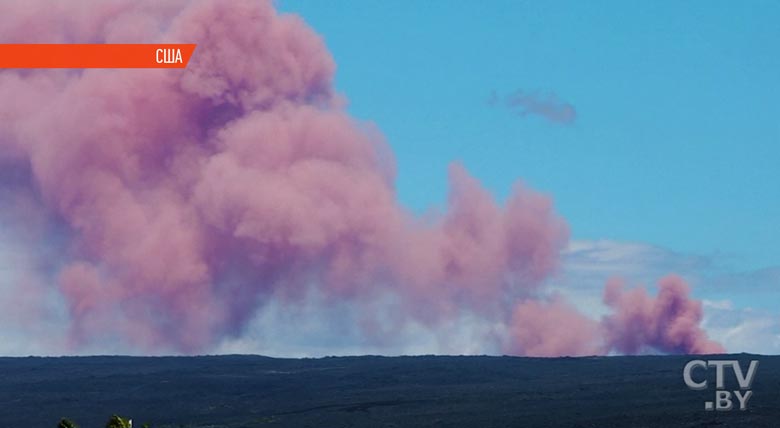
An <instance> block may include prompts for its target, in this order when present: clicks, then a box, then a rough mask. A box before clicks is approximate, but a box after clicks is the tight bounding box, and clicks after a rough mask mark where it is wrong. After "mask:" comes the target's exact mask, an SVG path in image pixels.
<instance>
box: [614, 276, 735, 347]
mask: <svg viewBox="0 0 780 428" xmlns="http://www.w3.org/2000/svg"><path fill="white" fill-rule="evenodd" d="M623 287H624V286H623V283H622V282H621V281H620V280H616V279H613V280H611V281H609V282H608V283H607V287H606V289H605V290H604V303H606V304H607V305H608V306H609V307H610V308H612V309H613V310H614V314H612V315H610V316H608V317H607V318H605V319H604V322H603V323H604V327H605V330H606V339H607V341H608V344H609V346H610V347H611V348H613V349H615V350H617V351H619V352H622V353H627V354H635V353H637V352H640V351H643V350H644V349H645V348H651V349H653V350H657V351H662V352H671V353H694V354H717V353H724V352H725V351H726V350H725V349H724V348H723V346H722V345H720V344H719V343H717V342H714V341H712V340H710V339H709V338H708V337H707V333H706V332H705V331H704V330H703V329H702V328H701V327H700V324H701V320H702V309H701V303H700V302H699V301H696V300H692V299H691V298H690V296H689V290H688V285H687V284H686V283H685V281H683V280H682V278H680V277H678V276H676V275H669V276H666V277H664V278H662V279H661V280H660V281H659V282H658V295H657V296H656V297H655V298H653V297H650V296H648V295H647V292H646V291H645V290H644V289H643V288H635V289H632V290H628V291H625V290H624V289H623Z"/></svg>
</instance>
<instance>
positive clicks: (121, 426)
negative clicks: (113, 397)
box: [106, 415, 133, 428]
mask: <svg viewBox="0 0 780 428" xmlns="http://www.w3.org/2000/svg"><path fill="white" fill-rule="evenodd" d="M132 426H133V425H132V422H131V421H130V419H125V418H123V417H121V416H117V415H113V416H111V419H109V420H108V422H106V428H132Z"/></svg>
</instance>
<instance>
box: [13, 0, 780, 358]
mask: <svg viewBox="0 0 780 428" xmlns="http://www.w3.org/2000/svg"><path fill="white" fill-rule="evenodd" d="M485 3H486V4H478V3H476V2H467V1H428V2H380V1H366V2H351V1H343V0H336V1H329V2H321V1H314V0H306V1H304V0H277V1H276V2H274V3H270V2H265V1H262V0H241V1H237V2H231V3H227V2H217V1H189V0H170V1H166V2H154V1H130V0H116V1H113V2H107V3H106V2H99V1H92V0H89V1H86V2H84V3H79V6H73V5H70V6H65V4H64V3H63V4H60V5H58V6H57V7H54V8H52V7H51V6H50V5H49V4H48V3H47V2H45V1H43V0H35V1H32V2H24V1H18V2H10V3H7V4H6V5H5V6H6V7H8V9H7V10H5V13H3V14H0V40H6V41H8V42H17V43H22V42H24V43H28V42H49V43H52V42H58V43H87V42H89V43H104V42H112V43H117V42H118V43H138V42H153V41H160V42H165V43H171V42H182V43H198V48H197V49H196V51H195V54H194V55H193V58H192V59H191V63H190V65H189V66H188V69H187V70H184V71H181V72H179V71H166V72H161V73H154V72H146V71H138V70H88V71H83V72H58V71H33V72H18V71H15V70H6V71H0V98H6V99H16V100H20V101H19V102H18V103H14V104H6V105H4V106H0V117H4V118H6V119H7V120H4V121H3V123H0V206H2V207H4V209H3V210H2V211H0V354H9V355H26V354H54V355H61V354H71V353H76V354H90V353H130V354H168V353H183V354H192V353H260V354H266V355H276V356H321V355H332V354H365V353H371V354H393V355H395V354H419V353H448V354H459V353H469V354H474V353H476V354H482V353H489V354H500V353H510V354H515V355H533V356H559V355H589V354H615V353H629V354H635V353H648V352H650V353H657V352H661V353H667V352H672V353H698V352H705V353H709V352H718V351H720V350H723V349H725V350H728V351H730V352H759V353H767V354H780V308H778V307H777V305H776V302H777V301H778V293H780V256H779V255H778V252H777V251H776V248H777V245H776V243H777V242H778V241H779V240H780V228H778V227H777V226H776V224H777V219H778V218H780V192H778V188H780V170H778V168H777V167H776V163H777V159H780V122H779V121H778V120H777V119H776V118H777V117H778V116H779V114H780V107H778V104H777V102H776V100H777V99H778V98H780V83H779V82H778V79H777V76H780V58H778V56H777V55H776V54H775V51H776V49H775V45H776V43H775V41H776V40H779V39H780V24H778V22H780V4H777V3H774V2H761V1H755V2H751V3H750V5H749V7H748V6H740V5H736V4H734V3H733V2H725V1H724V2H703V1H702V2H684V3H679V2H671V1H669V2H646V3H639V2H637V3H634V4H629V3H626V2H617V1H615V2H607V1H604V2H595V3H594V2H591V3H588V4H585V3H583V2H574V1H571V2H529V1H490V2H485ZM274 8H275V9H276V10H275V9H274ZM52 22H56V23H57V25H51V23H52ZM177 73H178V74H177ZM637 326H638V327H637ZM659 326H660V327H659ZM637 328H638V330H637Z"/></svg>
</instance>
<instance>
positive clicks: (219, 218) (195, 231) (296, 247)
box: [0, 0, 700, 356]
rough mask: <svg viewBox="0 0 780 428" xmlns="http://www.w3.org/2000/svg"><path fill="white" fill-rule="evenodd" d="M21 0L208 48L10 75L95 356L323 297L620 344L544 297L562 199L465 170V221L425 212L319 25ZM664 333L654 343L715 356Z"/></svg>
mask: <svg viewBox="0 0 780 428" xmlns="http://www.w3.org/2000/svg"><path fill="white" fill-rule="evenodd" d="M2 7H3V11H2V12H3V13H0V39H1V40H4V41H5V42H49V43H51V42H62V43H101V42H111V43H131V42H132V43H137V42H165V43H197V44H198V47H197V49H196V51H195V54H194V56H193V58H192V59H191V61H190V64H189V66H188V68H187V69H186V70H83V71H72V70H69V71H62V70H45V71H30V70H28V71H13V70H7V71H3V72H0V97H2V99H4V100H14V102H9V103H3V104H2V105H0V117H1V118H3V120H2V121H0V168H2V169H4V170H8V171H11V170H13V171H16V173H14V174H9V175H5V174H0V188H2V189H3V190H4V191H7V192H10V193H12V194H16V193H18V194H32V195H35V201H34V203H29V204H24V205H19V207H18V208H17V211H19V212H18V213H17V214H18V215H14V216H13V217H12V218H13V219H15V220H14V224H13V225H14V226H15V227H18V228H25V227H27V226H29V225H27V224H26V223H27V222H28V221H29V220H28V219H39V218H40V217H41V216H43V217H44V218H45V219H46V220H45V221H46V222H48V226H47V228H45V229H46V230H48V232H47V233H48V234H49V235H48V236H47V239H46V241H47V243H46V244H45V245H53V244H52V243H53V242H57V243H58V244H57V246H56V248H57V249H59V252H58V256H57V261H56V262H52V263H50V266H48V271H50V272H53V273H52V274H51V275H50V276H51V278H52V282H53V284H55V285H56V288H57V290H58V292H59V293H60V294H61V295H62V296H63V297H64V301H65V302H66V304H67V307H68V313H69V323H70V336H69V341H70V344H71V346H73V347H74V349H78V348H79V347H81V346H84V345H86V344H89V343H94V342H99V341H101V340H104V339H109V340H117V338H119V340H120V341H122V342H125V343H127V344H128V346H130V347H133V348H139V349H147V350H175V351H179V352H185V353H187V352H197V351H203V350H208V349H212V348H211V347H212V346H214V345H215V344H217V343H218V342H219V341H220V340H221V339H223V338H225V337H231V336H239V335H241V334H242V332H243V329H244V328H245V327H246V325H247V323H248V321H249V320H250V319H251V318H252V316H253V315H254V314H255V313H256V312H257V311H258V309H259V308H262V307H263V306H264V305H265V304H267V303H268V302H269V301H272V300H274V299H276V300H278V301H281V302H285V303H286V304H290V305H294V304H296V302H298V301H300V299H301V298H302V296H304V295H305V294H306V293H307V292H308V291H309V290H310V289H311V287H315V288H316V289H317V290H318V291H319V292H321V293H323V294H324V295H325V296H326V297H327V298H328V299H339V300H340V301H349V302H353V303H354V305H355V306H357V307H360V306H361V305H362V304H364V303H366V302H376V301H377V299H380V300H381V298H382V297H383V296H385V295H386V294H388V293H390V294H392V295H394V296H396V297H397V298H398V299H399V300H400V302H401V307H402V308H403V313H402V314H400V315H399V316H400V317H402V318H404V319H408V320H413V321H416V322H419V323H421V324H424V325H427V326H431V327H434V328H435V327H436V326H439V325H442V324H445V323H447V322H448V321H449V320H452V319H454V318H455V317H457V316H459V315H461V314H463V313H469V314H473V315H476V316H479V317H481V318H484V319H488V320H493V321H496V322H498V323H504V324H507V325H509V326H510V327H509V331H510V332H511V335H510V336H511V339H510V343H511V340H516V343H511V344H510V345H509V346H508V348H509V349H510V350H511V352H514V353H518V354H527V355H545V356H549V355H582V354H587V353H600V352H606V351H605V349H604V348H603V347H602V345H601V344H600V339H599V338H598V336H599V334H600V331H601V329H600V327H598V326H597V325H596V324H597V323H595V322H593V321H589V320H587V319H586V318H584V317H583V316H582V315H579V314H577V312H576V310H574V309H573V308H572V307H570V306H568V305H567V304H565V303H564V302H562V301H557V300H554V301H552V302H551V303H540V302H539V301H536V300H535V299H536V297H535V296H539V295H542V294H543V289H542V288H543V284H544V283H545V281H546V280H548V279H549V278H550V277H551V275H553V274H554V272H555V271H556V268H557V265H558V263H559V253H560V251H561V250H562V248H563V247H564V246H565V245H566V243H567V240H568V235H569V232H568V227H567V226H566V224H565V222H564V221H563V220H562V219H561V218H560V217H559V216H557V215H556V214H555V212H554V210H553V207H552V203H551V201H550V199H549V198H547V197H546V196H544V195H540V194H538V193H536V192H534V191H532V190H530V189H528V188H526V187H524V186H523V185H521V184H518V185H517V186H516V187H515V189H514V192H513V193H512V195H511V196H510V197H509V198H508V200H507V201H506V203H505V204H498V203H496V202H495V200H494V199H493V198H492V196H491V195H490V194H489V193H488V192H487V191H486V190H485V189H484V188H482V187H481V185H480V184H479V183H478V182H477V181H476V180H475V179H474V178H473V177H471V176H470V175H469V174H468V172H467V171H466V170H465V169H464V167H462V166H460V165H459V164H453V165H452V166H451V168H450V171H449V174H450V187H451V189H450V196H449V204H448V209H447V211H446V212H444V213H443V214H441V215H439V216H431V217H426V218H418V217H415V216H413V215H411V214H410V213H408V212H407V211H406V210H404V209H403V207H401V206H400V205H399V203H398V202H397V198H396V195H395V190H394V188H393V182H394V174H395V172H394V161H393V159H392V157H391V155H390V151H389V149H388V147H387V146H386V145H385V143H384V141H383V140H382V138H381V137H380V135H379V133H378V132H377V131H376V130H375V129H374V128H373V127H372V126H371V125H369V124H365V123H360V122H357V121H355V120H354V119H352V118H351V117H349V115H348V114H347V113H346V111H345V110H344V108H343V101H342V99H341V97H340V96H338V95H336V94H335V93H334V91H333V85H332V81H333V74H334V69H335V65H334V62H333V60H332V58H331V56H330V55H329V53H328V51H327V50H326V48H325V46H324V44H323V43H322V40H321V39H320V38H319V37H318V36H317V35H316V34H315V33H314V32H313V31H312V30H311V29H309V28H308V27H307V26H306V25H305V24H304V23H303V22H302V21H301V20H300V19H299V18H297V17H295V16H292V15H279V14H277V13H276V11H275V10H274V9H273V6H272V4H271V3H270V2H268V1H249V0H247V1H238V2H229V4H228V2H216V1H185V0H176V1H165V2H155V1H138V0H115V1H111V2H103V1H94V2H80V3H79V5H78V6H71V5H68V6H67V7H68V10H67V11H64V10H60V9H61V8H63V7H66V6H65V5H64V4H60V3H56V4H54V5H52V4H50V2H47V1H42V0H37V1H26V2H16V3H13V4H10V5H9V4H4V5H3V6H2ZM54 23H56V25H54ZM36 221H38V220H36ZM613 294H614V293H613ZM631 295H632V296H633V294H631ZM517 300H520V301H521V302H522V303H520V304H519V305H516V307H515V308H514V309H513V308H512V306H513V302H515V301H517ZM613 300H614V299H611V300H610V302H612V301H613ZM621 302H622V300H621ZM617 306H619V307H622V304H620V303H618V304H617ZM366 312H370V309H366ZM667 312H669V314H671V315H675V314H676V312H674V311H673V309H668V311H667ZM624 314H625V315H624ZM642 314H644V312H641V313H640V315H634V312H631V311H628V310H622V309H620V310H618V314H617V315H616V318H615V321H613V322H610V323H609V326H610V327H609V328H608V331H609V334H610V338H612V337H613V336H615V335H621V334H622V333H623V331H624V329H621V327H619V326H614V327H613V326H611V325H612V324H613V323H617V322H622V321H624V320H625V322H629V323H634V324H637V325H639V324H642V323H644V322H646V321H647V322H649V323H650V324H647V327H648V328H651V329H656V330H659V329H661V327H659V326H658V325H657V323H658V322H663V321H664V319H662V318H658V317H656V318H652V319H648V318H647V317H645V316H644V315H642ZM653 314H654V313H653ZM664 314H666V312H664ZM662 315H663V314H662ZM690 315H695V314H688V315H686V316H685V320H687V322H696V323H698V319H697V318H696V317H695V316H690ZM367 316H370V313H369V314H367ZM672 319H673V320H674V321H675V322H677V323H678V324H681V325H682V324H684V321H679V320H678V318H674V317H672ZM651 321H652V322H655V323H656V324H653V323H652V322H651ZM634 324H631V325H632V326H633V325H634ZM566 326H569V327H570V328H568V329H564V328H565V327H566ZM685 326H688V324H685ZM693 327H695V326H693ZM637 328H639V329H641V326H640V327H637ZM682 328H683V327H675V329H676V330H680V329H682ZM676 330H675V331H676ZM654 331H655V330H654ZM659 334H660V333H652V334H651V335H649V336H642V337H643V338H646V340H647V341H648V344H649V345H651V346H656V345H657V346H658V347H659V348H660V349H661V350H671V351H681V352H687V351H690V350H699V349H700V348H699V346H700V344H698V342H696V343H694V342H684V343H680V344H679V346H677V347H669V346H666V344H667V341H669V342H668V343H672V342H671V340H672V338H671V337H667V336H666V335H660V336H659ZM680 334H682V333H674V335H673V336H674V337H677V336H678V335H680ZM610 340H611V342H610V343H613V342H614V345H615V346H616V347H617V349H619V350H622V351H624V352H634V351H635V350H636V349H638V348H631V347H626V346H623V345H622V343H623V342H620V341H616V340H615V341H613V340H612V339H610ZM602 342H603V341H602ZM688 344H690V345H691V346H692V347H691V348H686V345H688Z"/></svg>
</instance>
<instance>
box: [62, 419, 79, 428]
mask: <svg viewBox="0 0 780 428" xmlns="http://www.w3.org/2000/svg"><path fill="white" fill-rule="evenodd" d="M57 428H79V426H78V425H76V423H75V422H73V421H71V420H70V419H68V418H62V419H60V423H58V424H57Z"/></svg>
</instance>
